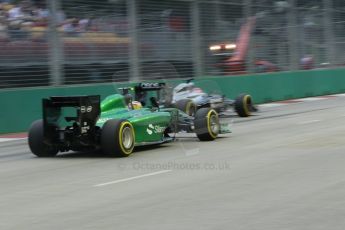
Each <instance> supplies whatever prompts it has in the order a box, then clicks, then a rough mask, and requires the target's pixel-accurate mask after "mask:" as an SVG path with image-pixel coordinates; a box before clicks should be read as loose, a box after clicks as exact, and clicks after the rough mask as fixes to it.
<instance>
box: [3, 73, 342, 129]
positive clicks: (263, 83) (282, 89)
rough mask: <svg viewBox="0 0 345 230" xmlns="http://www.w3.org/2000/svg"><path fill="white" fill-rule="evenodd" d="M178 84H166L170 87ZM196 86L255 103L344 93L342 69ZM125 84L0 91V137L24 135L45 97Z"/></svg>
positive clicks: (217, 79) (210, 80) (208, 79)
mask: <svg viewBox="0 0 345 230" xmlns="http://www.w3.org/2000/svg"><path fill="white" fill-rule="evenodd" d="M179 82H181V80H173V81H168V83H170V84H171V85H173V84H177V83H179ZM195 82H196V84H197V85H198V86H200V87H201V88H203V89H204V90H206V91H208V92H215V93H222V94H224V95H226V96H227V97H229V98H235V97H236V96H237V95H238V94H240V93H243V92H245V93H249V94H251V95H252V96H253V99H254V102H255V103H265V102H271V101H280V100H287V99H293V98H302V97H310V96H319V95H327V94H335V93H345V69H321V70H310V71H297V72H279V73H269V74H256V75H241V76H203V77H200V78H198V79H197V80H196V81H195ZM124 85H128V84H125V83H106V84H94V85H79V86H64V87H62V86H61V87H36V88H25V89H23V88H21V89H9V90H0V133H11V132H25V131H27V129H28V127H29V126H30V124H31V122H32V121H34V120H36V119H40V118H41V113H42V109H41V99H42V98H44V97H49V96H67V95H97V94H100V95H101V97H102V99H103V98H105V97H106V96H107V95H109V94H112V93H116V92H117V88H119V87H123V86H124Z"/></svg>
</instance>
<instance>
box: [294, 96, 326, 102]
mask: <svg viewBox="0 0 345 230" xmlns="http://www.w3.org/2000/svg"><path fill="white" fill-rule="evenodd" d="M326 99H329V98H325V97H306V98H301V99H294V100H293V101H298V102H307V101H321V100H326Z"/></svg>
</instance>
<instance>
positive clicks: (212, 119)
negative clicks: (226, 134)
mask: <svg viewBox="0 0 345 230" xmlns="http://www.w3.org/2000/svg"><path fill="white" fill-rule="evenodd" d="M194 127H195V133H196V135H197V137H198V138H199V140H200V141H213V140H214V139H216V138H217V136H218V134H219V130H220V125H219V118H218V113H217V112H216V111H215V110H214V109H210V108H201V109H199V110H198V111H197V112H196V114H195V120H194Z"/></svg>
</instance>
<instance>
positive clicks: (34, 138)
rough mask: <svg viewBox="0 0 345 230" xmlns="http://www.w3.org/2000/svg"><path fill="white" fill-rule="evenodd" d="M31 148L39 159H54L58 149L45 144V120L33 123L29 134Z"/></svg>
mask: <svg viewBox="0 0 345 230" xmlns="http://www.w3.org/2000/svg"><path fill="white" fill-rule="evenodd" d="M28 142H29V148H30V150H31V152H32V153H33V154H35V155H36V156H38V157H54V156H55V155H56V154H57V153H58V149H57V148H55V147H54V146H50V145H47V144H46V143H44V127H43V120H37V121H35V122H33V123H32V125H31V127H30V129H29V134H28Z"/></svg>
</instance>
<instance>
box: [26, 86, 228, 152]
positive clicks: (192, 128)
mask: <svg viewBox="0 0 345 230" xmlns="http://www.w3.org/2000/svg"><path fill="white" fill-rule="evenodd" d="M148 90H154V89H152V87H151V88H149V89H148ZM150 101H151V104H152V105H151V108H147V107H146V108H143V107H138V106H136V105H135V103H136V102H135V101H131V100H128V98H126V96H124V95H120V94H114V95H110V96H108V97H107V98H105V99H104V100H103V101H102V102H100V96H66V97H50V98H49V99H43V119H42V120H37V121H35V122H33V124H32V125H31V127H30V130H29V136H28V141H29V147H30V150H31V152H32V153H33V154H35V155H36V156H39V157H52V156H55V155H56V154H57V153H58V152H67V151H70V150H72V151H89V150H99V149H101V150H102V151H103V152H104V153H106V154H111V155H114V156H129V155H130V154H131V153H132V152H133V150H134V148H135V146H140V145H153V144H160V143H165V142H169V141H172V140H174V137H171V135H172V134H173V133H177V132H189V133H190V132H193V133H196V136H197V137H198V138H199V140H201V141H212V140H214V139H216V138H217V136H218V134H220V133H228V132H230V130H229V128H228V125H227V124H221V123H220V121H219V118H218V114H217V112H216V111H215V110H213V109H209V108H203V109H200V110H198V111H197V113H196V114H195V116H194V117H191V116H189V115H187V114H186V113H184V112H182V111H180V110H178V109H176V108H159V105H158V102H157V100H156V99H155V97H151V98H150ZM66 110H67V112H68V110H69V112H70V113H71V112H72V116H67V115H66Z"/></svg>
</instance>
